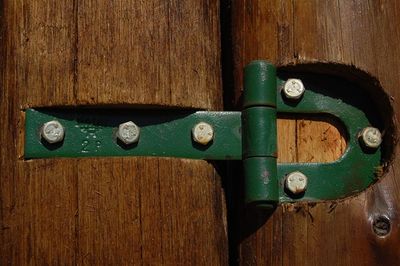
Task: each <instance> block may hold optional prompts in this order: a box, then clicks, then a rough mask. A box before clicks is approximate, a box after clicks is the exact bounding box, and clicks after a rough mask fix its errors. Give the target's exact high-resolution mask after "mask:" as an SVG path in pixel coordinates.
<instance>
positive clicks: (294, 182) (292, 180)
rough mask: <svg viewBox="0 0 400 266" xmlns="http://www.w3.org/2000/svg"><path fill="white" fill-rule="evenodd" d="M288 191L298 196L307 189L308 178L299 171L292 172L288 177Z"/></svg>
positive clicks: (286, 182)
mask: <svg viewBox="0 0 400 266" xmlns="http://www.w3.org/2000/svg"><path fill="white" fill-rule="evenodd" d="M285 186H286V189H287V190H289V191H290V192H291V193H293V194H294V195H298V194H301V193H303V192H304V191H306V189H307V176H306V175H304V174H303V173H301V172H299V171H295V172H292V173H290V174H288V175H287V176H286V180H285Z"/></svg>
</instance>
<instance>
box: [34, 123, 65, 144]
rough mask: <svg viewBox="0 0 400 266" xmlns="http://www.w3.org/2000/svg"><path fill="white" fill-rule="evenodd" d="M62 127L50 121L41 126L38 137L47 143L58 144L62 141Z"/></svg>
mask: <svg viewBox="0 0 400 266" xmlns="http://www.w3.org/2000/svg"><path fill="white" fill-rule="evenodd" d="M64 135H65V132H64V127H63V126H62V125H61V123H60V122H58V121H56V120H52V121H49V122H46V123H44V124H43V126H42V127H41V129H40V136H41V138H42V139H44V140H46V141H47V142H48V143H58V142H61V141H62V140H63V139H64Z"/></svg>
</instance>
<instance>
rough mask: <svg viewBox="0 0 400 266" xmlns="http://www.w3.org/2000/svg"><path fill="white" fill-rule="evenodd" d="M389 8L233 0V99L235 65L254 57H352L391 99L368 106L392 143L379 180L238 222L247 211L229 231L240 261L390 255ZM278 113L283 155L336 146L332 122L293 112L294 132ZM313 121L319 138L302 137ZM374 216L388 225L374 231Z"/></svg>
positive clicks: (393, 86)
mask: <svg viewBox="0 0 400 266" xmlns="http://www.w3.org/2000/svg"><path fill="white" fill-rule="evenodd" d="M399 15H400V5H399V3H398V2H397V1H384V0H382V1H361V0H352V1H341V0H339V1H318V0H313V1H293V0H288V1H257V0H250V1H240V0H239V1H234V2H233V13H232V23H233V31H232V35H233V47H234V59H235V73H236V74H235V78H236V79H235V84H236V86H235V87H236V100H237V101H238V99H239V96H240V90H241V85H240V84H241V82H242V80H241V79H242V77H241V69H242V67H243V66H244V65H245V64H247V63H248V62H250V61H251V60H254V59H260V58H262V59H266V60H270V61H272V62H273V63H275V64H277V65H280V66H284V65H301V64H304V63H310V62H331V63H341V64H344V65H348V66H352V67H355V68H358V69H361V70H363V71H365V72H367V73H369V74H370V75H371V76H373V77H376V78H377V79H378V80H379V82H380V84H381V85H382V87H383V89H384V91H385V93H386V94H387V98H390V99H391V102H390V104H391V107H390V108H388V106H389V104H385V105H386V107H385V106H380V108H381V109H380V110H379V109H378V110H376V112H381V113H383V115H384V118H383V120H385V123H386V125H387V128H386V129H387V130H386V136H385V139H386V140H385V141H386V142H385V145H384V149H385V150H386V151H388V152H389V153H391V152H392V151H393V150H394V152H395V156H393V157H392V158H394V159H393V161H390V163H389V166H388V167H387V168H386V170H387V171H386V172H385V174H384V176H383V177H382V178H381V180H380V181H379V182H378V183H377V184H375V185H374V186H372V187H370V188H369V189H368V190H367V191H365V192H364V193H361V194H360V195H358V196H356V197H353V198H349V199H346V200H343V201H337V202H326V203H318V204H290V205H289V204H288V205H284V206H281V207H280V208H278V209H277V210H276V211H275V213H274V214H273V215H272V216H271V217H264V223H259V225H258V226H256V227H255V228H254V229H253V230H252V231H250V232H247V231H248V230H249V227H250V228H251V227H252V226H254V222H253V221H252V219H253V220H254V219H255V218H254V216H253V217H252V219H251V218H248V219H247V220H246V221H245V222H243V223H242V224H241V228H240V230H241V231H245V232H247V233H246V234H244V235H243V236H242V237H239V243H238V249H239V251H238V254H239V255H238V261H239V262H240V264H242V265H265V264H268V265H397V264H398V261H399V259H400V251H399V249H398V248H396V247H398V246H399V241H400V240H399V239H400V238H399V237H398V236H399V230H398V228H399V202H400V201H399V195H400V193H399V192H400V187H399V176H400V175H399V173H398V172H399V171H400V160H399V156H397V155H398V152H399V150H398V147H395V148H394V147H393V141H394V139H395V138H396V136H395V135H397V133H398V132H397V131H395V129H394V128H393V124H394V120H395V118H394V116H392V113H391V112H392V111H391V110H394V111H395V115H397V116H399V112H400V106H399V101H398V98H399V92H400V90H399V89H398V84H399V81H400V80H399V79H400V77H399V75H398V73H399V71H400V64H399V63H398V60H396V59H395V58H398V57H399V55H400V48H399V46H398V45H397V43H398V42H399V39H400V27H399V25H400V24H399V23H398V22H397V20H398V17H399ZM352 73H353V72H352ZM350 74H351V73H350ZM367 92H368V91H367ZM369 92H370V93H371V91H369ZM372 93H374V92H372ZM375 93H378V92H375ZM379 93H380V92H379ZM372 95H374V94H372ZM373 97H375V95H374V96H373ZM375 99H381V98H379V97H375ZM379 101H380V100H379ZM379 101H378V102H377V105H378V106H379ZM381 102H384V101H383V100H382V101H381ZM281 123H283V124H285V123H286V124H287V125H286V126H285V127H286V129H285V132H286V134H285V136H284V137H283V138H284V139H285V138H287V137H289V138H290V139H289V140H288V142H289V143H291V142H292V140H291V139H292V137H291V136H292V135H296V136H297V140H296V143H297V144H296V147H295V148H289V149H288V147H287V145H286V146H285V145H282V142H279V145H280V146H279V149H280V151H279V154H292V155H288V156H286V157H285V158H284V159H288V160H298V161H315V160H316V159H318V160H330V159H333V157H335V156H337V154H339V153H340V151H341V150H342V147H343V141H342V140H341V136H340V134H338V133H339V132H338V131H337V130H336V131H335V130H332V128H329V127H328V126H327V124H326V123H325V122H305V121H302V120H298V121H297V122H296V126H295V128H297V132H296V131H295V130H293V128H294V126H293V125H291V124H290V123H292V124H293V121H289V122H281ZM323 128H326V129H327V131H326V134H325V135H326V136H325V138H326V139H327V140H328V141H324V142H322V143H321V141H320V140H318V137H316V138H314V137H311V138H310V134H311V133H315V132H324V131H321V129H322V130H323ZM285 142H286V140H285V141H284V143H285ZM316 143H319V144H318V145H316ZM283 149H284V150H283ZM294 150H295V151H294ZM295 154H297V157H296V156H295ZM388 157H390V156H388ZM248 216H250V215H248ZM380 216H384V217H387V218H388V219H389V221H390V225H391V231H390V233H389V234H388V235H386V236H384V237H382V236H378V235H377V234H376V233H374V230H373V228H374V226H373V223H374V221H376V218H377V217H380ZM250 217H251V216H250ZM277 227H278V228H280V229H279V230H277V229H276V228H277ZM275 243H277V244H275Z"/></svg>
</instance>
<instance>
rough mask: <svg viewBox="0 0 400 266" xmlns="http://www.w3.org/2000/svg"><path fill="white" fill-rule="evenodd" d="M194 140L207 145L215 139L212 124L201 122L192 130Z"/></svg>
mask: <svg viewBox="0 0 400 266" xmlns="http://www.w3.org/2000/svg"><path fill="white" fill-rule="evenodd" d="M192 138H193V140H194V141H195V142H197V143H199V144H202V145H207V144H208V143H210V141H212V140H213V139H214V129H213V127H212V126H211V125H210V124H208V123H206V122H200V123H198V124H196V125H195V126H194V127H193V128H192Z"/></svg>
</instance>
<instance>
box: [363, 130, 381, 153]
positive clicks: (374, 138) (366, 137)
mask: <svg viewBox="0 0 400 266" xmlns="http://www.w3.org/2000/svg"><path fill="white" fill-rule="evenodd" d="M360 136H361V140H362V142H363V144H364V145H365V146H366V147H368V148H373V149H376V148H378V147H379V146H380V145H381V143H382V134H381V132H380V131H379V129H377V128H375V127H366V128H364V129H363V130H362V131H361V133H360Z"/></svg>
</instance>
